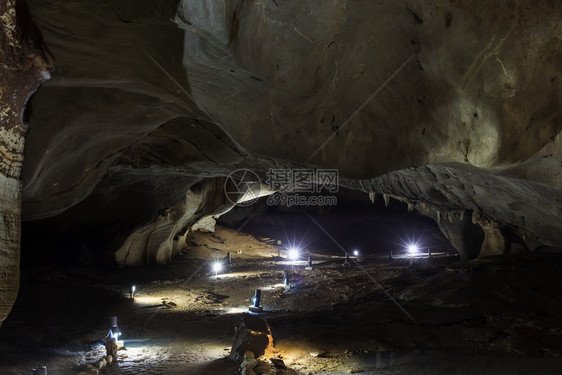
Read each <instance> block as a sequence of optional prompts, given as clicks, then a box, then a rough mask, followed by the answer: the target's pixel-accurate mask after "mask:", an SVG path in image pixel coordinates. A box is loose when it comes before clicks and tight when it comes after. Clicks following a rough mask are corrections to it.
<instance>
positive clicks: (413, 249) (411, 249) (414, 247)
mask: <svg viewBox="0 0 562 375" xmlns="http://www.w3.org/2000/svg"><path fill="white" fill-rule="evenodd" d="M408 252H409V253H410V254H414V253H417V252H418V246H417V245H414V244H411V245H409V246H408Z"/></svg>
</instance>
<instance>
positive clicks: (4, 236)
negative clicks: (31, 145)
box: [0, 0, 51, 324]
mask: <svg viewBox="0 0 562 375" xmlns="http://www.w3.org/2000/svg"><path fill="white" fill-rule="evenodd" d="M50 61H51V60H50V55H49V54H48V52H47V51H46V49H45V47H44V45H43V44H42V40H41V37H40V34H39V32H38V30H37V29H36V28H35V26H34V25H33V24H32V23H31V20H30V17H29V13H28V9H27V6H26V4H25V3H24V2H23V1H15V0H7V1H3V2H1V3H0V64H1V65H2V66H1V70H0V82H1V86H0V324H1V323H2V321H4V319H5V318H6V316H7V315H8V313H9V312H10V310H11V308H12V304H13V303H14V301H15V299H16V296H17V292H18V288H19V257H20V222H21V196H22V195H21V181H20V173H21V167H22V163H23V153H24V144H25V134H26V132H27V127H28V124H25V123H24V119H23V117H24V110H25V106H26V103H27V101H28V99H29V97H30V96H31V95H32V94H33V93H34V92H35V90H37V87H38V86H39V84H41V82H43V81H45V80H46V79H48V78H49V67H50Z"/></svg>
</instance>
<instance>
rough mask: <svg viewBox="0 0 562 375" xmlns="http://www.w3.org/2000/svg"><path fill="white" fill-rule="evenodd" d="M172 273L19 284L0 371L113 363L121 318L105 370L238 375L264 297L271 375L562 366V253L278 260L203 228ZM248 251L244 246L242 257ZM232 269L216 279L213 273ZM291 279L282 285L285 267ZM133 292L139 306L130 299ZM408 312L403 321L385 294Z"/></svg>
mask: <svg viewBox="0 0 562 375" xmlns="http://www.w3.org/2000/svg"><path fill="white" fill-rule="evenodd" d="M191 245H192V246H191V247H190V248H189V249H186V250H185V251H183V252H182V253H181V254H180V255H179V256H178V257H177V258H176V259H175V260H174V262H173V264H171V265H169V266H158V267H156V266H152V267H145V268H125V269H121V270H117V269H112V270H110V269H108V270H100V269H78V268H75V269H65V270H64V271H62V270H58V271H53V270H46V269H43V268H41V267H36V268H33V269H29V270H27V271H26V272H25V273H24V274H23V275H22V285H21V290H20V295H19V297H18V300H17V302H16V305H15V307H14V310H13V312H12V313H11V314H10V316H9V318H8V319H7V320H6V321H5V322H4V324H3V326H2V328H1V329H0V374H4V375H11V374H18V375H19V374H31V370H32V368H35V367H38V366H41V365H46V366H47V368H48V370H49V374H61V375H62V374H64V375H66V374H77V373H79V372H80V371H82V370H84V368H85V366H86V365H88V364H95V363H96V361H98V360H99V359H100V358H102V357H103V356H104V354H105V349H104V347H103V345H102V344H101V342H102V341H101V340H102V339H103V337H104V336H105V335H106V334H107V332H108V328H109V327H108V322H109V320H108V319H109V317H110V316H118V318H119V326H120V328H121V331H122V332H123V339H124V343H125V347H126V349H124V350H121V351H119V355H118V358H117V360H116V362H114V363H113V364H111V365H110V366H107V367H105V368H103V369H102V370H101V371H100V373H101V374H237V373H238V365H239V364H238V363H234V362H231V361H230V360H229V359H228V355H229V353H230V347H231V345H232V338H233V334H234V329H235V327H236V326H237V325H238V324H239V323H240V321H241V314H242V313H243V312H247V311H248V306H249V305H250V301H249V300H250V298H251V297H252V296H253V294H254V290H255V289H261V290H262V305H263V306H264V312H263V313H262V314H259V316H261V317H263V318H265V319H267V321H268V322H269V324H270V326H271V330H272V333H273V337H274V339H275V349H276V351H277V352H278V354H279V356H281V358H282V359H283V360H284V362H285V364H286V366H287V369H283V370H281V369H273V368H272V369H271V370H270V371H269V372H265V373H271V374H349V373H362V374H412V373H415V374H453V373H454V374H499V373H509V374H529V373H533V374H553V373H558V372H559V371H560V369H562V358H560V355H561V353H562V324H561V323H560V313H561V312H562V283H560V278H561V277H562V256H560V255H555V254H519V255H513V256H504V257H496V258H489V259H481V260H475V261H472V262H469V263H464V264H463V263H460V262H459V261H458V258H457V257H455V256H450V255H448V254H436V255H434V256H432V257H431V258H429V257H427V256H425V255H420V256H417V257H407V256H406V257H402V258H399V259H389V257H388V256H387V255H384V254H383V255H380V254H378V255H373V256H366V257H365V258H364V259H361V261H360V262H356V260H355V259H351V265H350V266H342V263H343V262H344V257H343V256H337V255H330V256H326V255H324V256H321V255H318V254H315V253H313V254H312V255H313V258H314V264H313V269H312V270H305V269H304V267H305V262H302V261H299V262H289V261H287V259H285V258H284V254H281V255H282V257H281V258H278V257H277V250H276V248H275V246H272V245H270V244H268V243H266V242H263V241H259V240H257V239H256V238H254V237H251V236H249V235H245V234H238V233H236V232H234V231H231V230H228V229H224V228H220V227H219V228H217V232H216V234H211V233H206V232H205V233H203V232H198V233H195V234H194V236H193V238H191ZM240 249H242V250H240ZM227 251H229V252H231V253H232V258H233V264H232V265H226V264H225V270H224V271H223V273H221V274H219V275H217V276H215V275H214V274H213V273H212V272H211V271H210V267H211V263H212V261H215V260H220V261H222V262H223V263H224V257H225V256H226V252H227ZM284 270H289V271H290V272H291V275H292V284H293V286H292V287H291V289H286V288H284V287H283V271H284ZM131 285H135V286H136V289H137V292H136V294H135V299H134V301H133V300H131V299H129V294H128V290H129V287H130V286H131ZM381 287H382V288H384V289H385V290H386V292H387V293H388V295H390V296H391V297H392V298H394V299H395V300H396V302H397V303H398V304H400V306H401V307H402V308H403V309H404V310H405V311H406V312H407V314H409V315H410V316H411V317H412V318H413V319H414V321H412V320H411V319H410V318H409V317H408V315H407V314H406V313H405V312H404V311H402V310H401V309H400V308H399V307H398V306H397V305H396V304H395V303H394V302H393V301H392V300H391V299H389V297H388V296H387V295H386V294H385V292H384V291H383V289H382V288H381Z"/></svg>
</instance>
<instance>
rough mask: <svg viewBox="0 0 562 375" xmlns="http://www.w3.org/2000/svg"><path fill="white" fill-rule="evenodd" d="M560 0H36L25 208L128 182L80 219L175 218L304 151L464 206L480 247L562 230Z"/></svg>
mask: <svg viewBox="0 0 562 375" xmlns="http://www.w3.org/2000/svg"><path fill="white" fill-rule="evenodd" d="M561 7H562V5H561V4H560V2H556V1H548V0H543V1H530V0H528V1H505V2H485V1H475V0H459V1H449V0H446V1H445V0H441V1H432V2H428V1H422V0H418V1H416V0H407V1H405V2H396V1H384V2H375V1H371V0H359V1H347V0H311V1H297V0H277V1H272V0H254V1H250V0H239V1H237V0H230V1H226V0H210V1H199V0H183V1H177V0H174V1H173V0H161V1H158V2H154V1H146V0H136V1H132V0H115V1H110V2H104V3H100V4H97V3H96V4H93V3H91V2H87V1H85V0H74V1H71V2H69V1H66V0H65V1H63V0H55V1H53V0H50V1H46V0H34V1H32V2H31V9H32V13H33V16H34V18H35V19H36V21H37V23H38V24H39V26H40V28H41V30H42V32H43V33H44V35H45V38H46V41H47V43H48V45H49V47H50V48H51V50H52V52H53V54H54V55H55V57H56V61H57V63H56V66H55V68H56V70H55V72H54V76H53V79H52V80H51V81H49V83H48V84H47V85H45V86H44V87H42V88H41V90H40V91H39V92H38V93H37V95H36V97H35V98H34V101H33V105H34V107H33V115H32V121H33V124H34V130H33V132H32V133H31V134H30V136H29V139H28V147H27V151H26V166H25V171H24V215H25V218H26V219H28V220H30V219H37V218H45V217H49V216H53V215H57V214H60V213H61V212H63V211H64V210H67V209H69V208H71V207H76V208H77V207H80V206H81V205H83V207H85V206H88V205H90V206H95V205H94V204H93V202H98V203H100V202H105V203H107V204H109V203H110V202H127V201H130V198H128V197H131V196H135V197H143V201H145V202H151V203H146V206H143V205H136V206H135V205H132V206H134V207H133V210H134V211H135V212H136V213H137V214H136V215H127V214H126V212H127V207H131V205H129V204H121V205H120V204H119V203H115V205H116V206H119V209H117V210H116V212H115V213H112V210H109V209H103V212H104V215H103V216H102V215H99V216H100V217H99V218H92V222H95V223H96V224H95V225H96V226H98V225H101V224H103V223H104V222H105V223H110V222H116V221H117V218H122V217H127V220H128V223H129V224H130V225H129V233H131V230H132V229H133V228H139V227H140V226H142V225H147V224H148V225H149V227H150V225H159V224H154V220H156V223H158V222H160V224H165V226H166V227H167V228H172V227H174V228H175V227H176V224H177V223H172V222H171V221H167V220H168V219H163V216H162V215H161V214H159V212H160V213H161V212H163V211H162V210H164V211H165V210H167V209H168V208H169V207H173V206H177V205H180V206H181V205H183V204H184V200H185V196H186V191H188V189H189V188H190V187H191V186H193V185H194V184H195V183H197V182H198V181H200V180H202V179H204V178H215V177H220V176H226V175H228V173H230V172H231V171H233V170H236V169H238V168H250V169H253V170H255V171H256V172H257V173H258V174H259V175H260V176H261V177H263V176H265V173H266V171H267V169H268V168H270V167H275V166H280V167H287V166H289V167H290V166H293V165H298V166H313V167H328V168H338V169H339V171H340V175H341V176H342V184H344V185H347V186H349V187H352V188H356V189H361V190H364V191H365V192H378V193H385V194H389V195H393V196H395V197H397V198H399V199H402V200H406V201H408V202H411V204H412V205H415V206H416V207H422V210H423V206H424V205H425V206H426V207H427V209H428V210H432V211H433V212H435V218H436V219H438V220H442V219H443V217H445V216H446V217H447V220H448V219H451V220H453V219H454V218H455V216H460V215H461V213H463V212H474V214H475V215H476V216H475V217H477V218H480V219H479V220H475V222H477V223H479V225H481V226H482V227H483V228H484V232H485V239H484V240H483V245H485V246H484V247H485V248H486V249H487V250H485V252H484V253H483V254H492V253H497V252H503V251H505V249H507V248H508V246H504V245H501V244H502V243H504V244H507V243H509V242H510V241H511V240H512V239H511V237H513V236H516V237H520V238H521V240H523V241H527V240H528V239H529V238H532V239H533V240H534V241H539V242H540V243H542V244H546V245H550V246H561V244H562V238H561V237H560V233H562V231H561V230H560V229H561V228H562V212H561V202H562V197H561V190H562V175H561V169H562V168H561V163H562V151H561V150H562V147H560V142H561V141H560V130H561V129H562V110H561V104H560V102H561V98H560V95H561V92H562V83H561V79H562V77H561V74H560V67H561V66H562V42H561V39H562V24H561V23H560V18H561V15H562V10H561ZM154 180H157V181H158V182H157V183H156V182H154ZM146 186H149V187H150V188H149V189H143V188H141V187H146ZM158 186H161V187H166V189H165V191H166V194H165V196H160V195H159V193H158V192H159V190H160V189H159V188H158ZM77 204H78V205H77ZM197 204H202V203H197ZM98 206H99V205H98ZM139 206H141V207H139ZM172 210H173V211H175V209H172ZM182 212H186V211H185V210H184V211H182ZM93 216H96V215H93ZM135 218H136V220H137V221H136V222H135ZM177 218H178V219H180V218H181V219H180V222H179V224H180V225H177V227H182V226H183V224H185V223H184V220H185V216H184V215H183V214H181V215H178V217H177ZM150 222H152V223H153V224H150ZM146 228H148V227H146ZM452 228H453V227H450V228H449V231H452V230H453V229H452ZM445 231H446V230H445ZM148 232H149V231H148V229H147V232H146V233H148ZM172 232H173V231H172ZM136 233H137V234H133V237H130V238H129V239H128V240H126V241H125V244H126V245H125V247H127V246H130V245H131V244H132V242H134V241H133V240H134V239H135V238H137V237H135V236H137V235H140V236H141V237H142V241H141V242H143V241H145V240H146V238H148V237H147V235H146V233H144V234H140V233H139V232H136ZM169 233H171V232H169V231H168V230H166V234H165V235H164V234H163V235H162V236H158V241H157V242H158V243H156V242H154V243H153V244H151V245H150V247H151V248H153V249H159V248H161V246H164V247H163V248H165V249H166V250H165V251H163V252H162V254H165V256H163V257H159V256H157V257H156V258H154V259H152V260H156V261H166V260H167V259H169V254H170V250H169V249H170V245H169V239H170V236H169ZM451 233H452V232H451ZM451 237H452V235H451ZM155 238H156V237H155ZM459 238H460V237H459ZM145 242H146V241H145ZM149 242H150V241H149ZM127 244H128V245H127ZM500 245H501V246H500ZM155 253H158V251H156V250H155V252H153V251H152V250H151V254H155ZM471 254H472V252H471ZM472 256H473V255H470V256H468V257H472ZM138 259H140V258H138Z"/></svg>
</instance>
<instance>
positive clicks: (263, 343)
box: [230, 313, 274, 361]
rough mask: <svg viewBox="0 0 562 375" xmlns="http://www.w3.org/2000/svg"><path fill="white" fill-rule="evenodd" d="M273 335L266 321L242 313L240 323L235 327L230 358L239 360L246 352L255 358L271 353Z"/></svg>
mask: <svg viewBox="0 0 562 375" xmlns="http://www.w3.org/2000/svg"><path fill="white" fill-rule="evenodd" d="M273 350H274V349H273V336H272V335H271V330H270V328H269V324H267V321H266V320H265V319H262V318H258V317H256V316H254V315H251V314H247V313H246V314H242V323H241V324H240V325H239V326H238V327H237V328H236V332H235V334H234V342H233V343H232V349H231V351H230V359H232V360H233V361H240V360H243V359H244V358H245V354H246V352H252V353H253V354H254V355H255V358H259V357H261V356H263V355H271V354H273Z"/></svg>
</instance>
